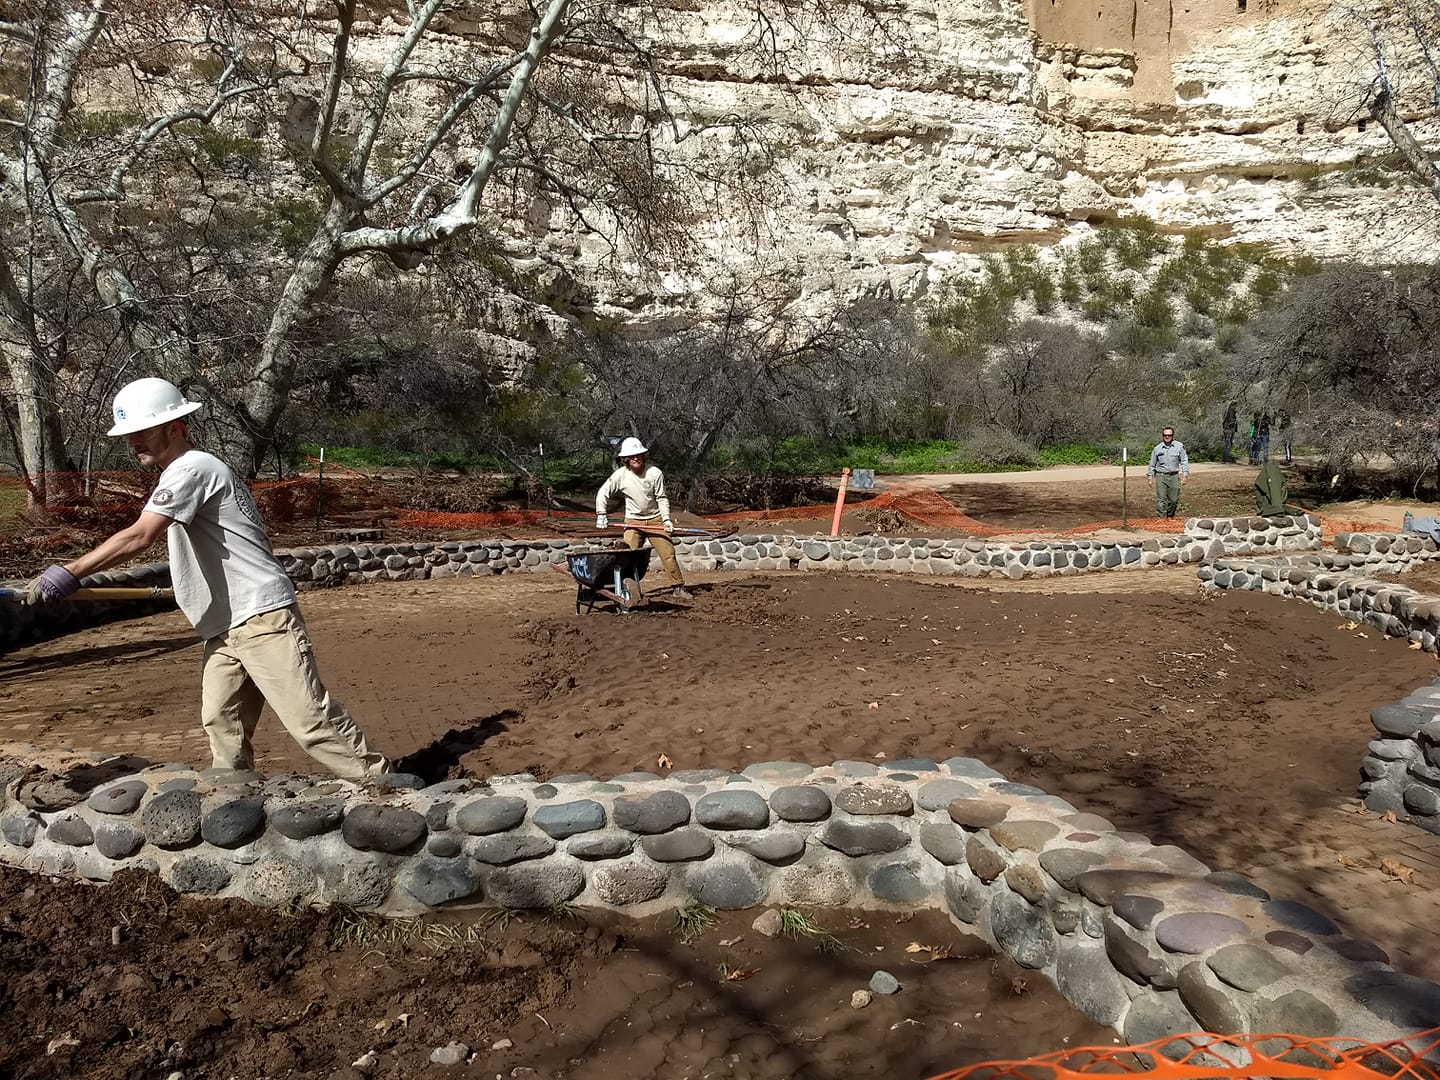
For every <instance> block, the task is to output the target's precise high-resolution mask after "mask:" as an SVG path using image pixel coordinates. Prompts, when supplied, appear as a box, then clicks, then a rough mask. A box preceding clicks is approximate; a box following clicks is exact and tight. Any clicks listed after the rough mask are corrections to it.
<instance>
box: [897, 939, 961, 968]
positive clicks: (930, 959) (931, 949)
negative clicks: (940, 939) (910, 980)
mask: <svg viewBox="0 0 1440 1080" xmlns="http://www.w3.org/2000/svg"><path fill="white" fill-rule="evenodd" d="M905 951H906V952H907V953H925V954H926V957H925V959H923V960H921V961H919V963H922V964H931V963H934V962H935V961H936V960H952V959H954V957H953V956H952V955H951V953H950V946H949V945H926V944H924V943H922V942H919V941H912V942H910V944H909V945H906V946H905Z"/></svg>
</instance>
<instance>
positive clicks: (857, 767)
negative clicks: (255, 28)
mask: <svg viewBox="0 0 1440 1080" xmlns="http://www.w3.org/2000/svg"><path fill="white" fill-rule="evenodd" d="M830 768H831V769H833V770H834V772H835V775H836V776H879V775H880V767H879V766H878V765H872V764H870V762H868V761H837V762H835V764H833V765H831V766H830Z"/></svg>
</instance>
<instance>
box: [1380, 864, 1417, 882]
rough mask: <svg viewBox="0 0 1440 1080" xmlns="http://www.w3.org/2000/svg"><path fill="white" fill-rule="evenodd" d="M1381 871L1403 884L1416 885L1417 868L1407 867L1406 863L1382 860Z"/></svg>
mask: <svg viewBox="0 0 1440 1080" xmlns="http://www.w3.org/2000/svg"><path fill="white" fill-rule="evenodd" d="M1380 870H1381V872H1382V873H1384V874H1385V875H1386V876H1387V877H1393V878H1395V880H1397V881H1399V882H1402V883H1403V884H1406V885H1414V884H1415V868H1414V867H1413V866H1406V865H1405V864H1404V863H1401V862H1396V861H1395V860H1394V859H1381V860H1380Z"/></svg>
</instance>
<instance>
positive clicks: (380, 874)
mask: <svg viewBox="0 0 1440 1080" xmlns="http://www.w3.org/2000/svg"><path fill="white" fill-rule="evenodd" d="M320 858H321V861H320V863H319V865H316V866H312V867H311V869H313V870H314V871H315V874H316V876H317V877H318V878H319V879H320V891H321V895H322V896H323V897H324V898H325V899H326V900H328V901H329V902H330V903H332V904H343V905H345V906H346V907H353V908H359V909H361V910H368V909H370V908H376V907H379V906H380V904H382V903H383V902H384V900H385V897H386V896H388V895H389V893H390V885H391V880H392V879H391V876H390V871H389V869H388V868H387V867H385V866H382V865H381V864H380V863H379V862H375V861H372V860H369V859H366V860H360V859H345V860H337V859H333V858H327V857H324V856H321V857H320Z"/></svg>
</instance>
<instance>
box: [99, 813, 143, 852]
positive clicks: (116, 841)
mask: <svg viewBox="0 0 1440 1080" xmlns="http://www.w3.org/2000/svg"><path fill="white" fill-rule="evenodd" d="M144 846H145V834H144V833H142V832H141V831H140V830H139V829H136V828H132V827H131V826H129V825H127V824H125V823H124V822H123V821H102V822H100V823H99V824H97V825H96V826H95V850H97V851H98V852H100V854H101V855H104V856H105V857H106V858H107V859H128V858H129V857H130V856H131V855H134V854H135V853H136V852H137V851H139V850H140V849H141V848H142V847H144Z"/></svg>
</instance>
